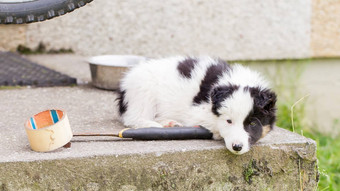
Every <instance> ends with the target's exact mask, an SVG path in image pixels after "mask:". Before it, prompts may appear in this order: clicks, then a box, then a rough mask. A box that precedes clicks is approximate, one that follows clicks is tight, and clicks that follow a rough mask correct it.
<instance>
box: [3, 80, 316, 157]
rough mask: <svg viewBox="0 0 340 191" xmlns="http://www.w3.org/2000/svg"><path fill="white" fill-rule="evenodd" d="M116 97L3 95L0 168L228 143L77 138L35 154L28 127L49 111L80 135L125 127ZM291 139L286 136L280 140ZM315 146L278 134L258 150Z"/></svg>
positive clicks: (91, 92)
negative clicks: (31, 119) (64, 116)
mask: <svg viewBox="0 0 340 191" xmlns="http://www.w3.org/2000/svg"><path fill="white" fill-rule="evenodd" d="M115 98H116V94H115V93H114V92H110V91H104V90H98V89H94V88H91V87H87V86H81V87H60V88H59V87H58V88H32V89H15V90H0V100H1V101H0V105H1V107H0V112H1V113H2V114H3V115H1V116H0V129H1V131H0V137H1V139H0V150H1V155H0V162H14V161H33V160H49V159H62V158H76V157H91V156H97V155H121V154H138V153H139V154H145V153H164V152H176V151H192V150H206V149H222V148H224V144H223V142H222V141H212V140H192V141H130V140H124V141H123V140H122V139H118V138H113V137H112V138H110V137H107V138H103V137H100V138H95V137H75V138H73V144H72V147H71V148H70V149H64V148H61V149H59V150H57V151H54V152H50V153H36V152H33V151H31V149H30V147H29V144H28V140H27V138H26V137H27V136H26V132H25V130H24V125H23V124H24V123H25V121H26V120H27V119H28V118H29V117H30V116H32V115H34V114H36V113H39V112H41V111H43V110H46V109H52V108H55V109H62V110H64V111H66V112H67V115H68V117H69V120H70V124H71V128H72V130H73V132H74V133H83V132H113V133H118V132H119V131H120V130H121V129H123V128H124V127H123V126H122V124H121V123H120V122H119V120H118V118H117V114H116V113H115V105H114V100H115ZM282 134H285V136H284V137H283V136H280V135H282ZM306 142H308V143H309V142H312V141H311V140H309V139H306V138H304V137H301V136H298V135H297V134H292V133H290V132H288V131H285V130H282V129H279V128H276V129H275V130H274V131H273V132H272V133H271V134H269V136H267V137H266V138H265V139H263V140H261V141H260V142H259V144H258V145H275V144H288V143H289V144H291V143H306Z"/></svg>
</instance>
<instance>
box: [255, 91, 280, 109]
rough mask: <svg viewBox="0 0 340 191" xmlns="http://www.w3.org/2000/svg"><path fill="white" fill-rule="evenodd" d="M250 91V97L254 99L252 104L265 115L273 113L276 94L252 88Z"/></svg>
mask: <svg viewBox="0 0 340 191" xmlns="http://www.w3.org/2000/svg"><path fill="white" fill-rule="evenodd" d="M250 91H251V95H252V97H254V104H255V106H256V107H258V108H259V109H261V110H262V111H263V112H265V113H268V112H269V113H271V112H274V111H275V103H276V99H277V98H276V94H275V93H274V92H272V91H270V90H268V89H265V90H260V89H259V88H253V89H252V90H250Z"/></svg>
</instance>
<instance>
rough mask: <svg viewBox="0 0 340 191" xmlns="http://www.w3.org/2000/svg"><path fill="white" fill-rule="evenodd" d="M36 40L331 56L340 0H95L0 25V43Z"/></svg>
mask: <svg viewBox="0 0 340 191" xmlns="http://www.w3.org/2000/svg"><path fill="white" fill-rule="evenodd" d="M39 42H43V43H44V44H45V45H47V47H48V48H54V49H59V48H72V49H73V50H74V51H75V52H76V53H77V54H81V55H88V56H89V55H98V54H140V55H145V56H168V55H175V54H194V55H197V54H208V55H212V56H219V57H222V58H224V59H231V60H235V59H248V60H254V59H282V58H305V57H334V56H340V0H298V1H296V0H285V1H277V0H264V1H259V2H257V1H251V0H240V1H235V0H215V1H204V0H198V1H193V0H187V1H181V0H173V1H157V0H150V1H143V0H126V1H110V0H94V1H93V2H92V3H90V4H88V5H86V6H85V7H83V8H81V9H78V10H76V11H74V12H72V13H69V14H66V15H64V16H62V17H57V18H54V19H52V20H49V21H45V22H41V23H32V24H29V25H20V26H19V25H15V26H14V25H0V50H15V49H16V47H17V46H18V45H19V44H24V45H26V46H29V47H32V48H34V47H36V46H37V45H38V43H39Z"/></svg>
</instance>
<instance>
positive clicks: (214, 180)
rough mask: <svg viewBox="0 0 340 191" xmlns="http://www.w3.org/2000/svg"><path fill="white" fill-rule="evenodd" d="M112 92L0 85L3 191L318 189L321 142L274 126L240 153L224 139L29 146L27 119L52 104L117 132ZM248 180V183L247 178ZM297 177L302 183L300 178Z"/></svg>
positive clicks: (85, 123)
mask: <svg viewBox="0 0 340 191" xmlns="http://www.w3.org/2000/svg"><path fill="white" fill-rule="evenodd" d="M114 99H115V94H114V93H113V92H109V91H103V90H97V89H93V88H90V87H86V86H85V87H58V88H29V89H27V88H23V89H12V90H0V106H1V107H0V112H1V113H2V115H0V129H1V131H0V137H1V139H0V154H1V155H0V173H1V177H0V188H1V189H3V190H22V189H26V190H52V189H55V190H72V189H80V190H82V189H84V190H85V189H86V190H119V189H120V190H131V189H132V190H225V189H226V190H229V189H231V190H239V189H241V190H242V189H245V190H254V189H256V190H263V189H267V190H297V189H300V187H301V186H302V187H303V188H305V189H306V190H313V189H314V188H315V186H316V182H317V175H318V174H317V166H316V165H317V163H316V157H315V156H316V144H315V142H314V141H312V140H310V139H306V138H304V137H302V136H299V135H297V134H294V133H291V132H289V131H286V130H283V129H280V128H275V130H274V131H273V132H271V133H270V134H269V135H268V136H266V137H265V138H264V139H262V140H261V141H260V142H259V143H258V144H257V145H256V146H254V147H253V148H252V150H251V151H250V152H249V153H247V154H245V155H242V156H235V155H232V154H230V153H229V152H228V151H227V150H226V149H225V147H224V143H223V142H222V141H214V140H190V141H129V140H125V141H123V140H117V139H115V138H99V139H97V138H74V139H73V143H72V147H71V148H70V149H65V148H61V149H59V150H56V151H54V152H50V153H37V152H33V151H31V150H30V148H29V145H28V141H27V138H26V134H25V131H24V127H23V123H24V122H25V120H27V119H28V118H29V117H30V116H31V115H33V114H35V113H37V112H39V111H42V110H45V109H49V108H58V109H63V110H65V111H67V113H68V116H69V120H70V123H71V128H72V129H73V131H74V132H118V131H119V130H121V129H122V128H123V127H122V126H121V124H120V123H119V122H118V121H117V118H116V117H115V108H114V104H113V100H114ZM247 182H248V183H247ZM300 182H301V183H302V184H300Z"/></svg>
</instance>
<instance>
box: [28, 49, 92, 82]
mask: <svg viewBox="0 0 340 191" xmlns="http://www.w3.org/2000/svg"><path fill="white" fill-rule="evenodd" d="M25 57H26V58H28V59H29V60H31V61H33V62H35V63H37V64H40V65H43V66H45V67H48V68H50V69H53V70H55V71H58V72H60V73H63V74H67V75H69V76H72V77H74V78H77V83H78V84H80V85H83V84H88V83H89V82H91V72H90V67H89V65H88V63H87V62H86V61H87V57H84V56H79V55H75V54H38V55H26V56H25Z"/></svg>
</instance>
